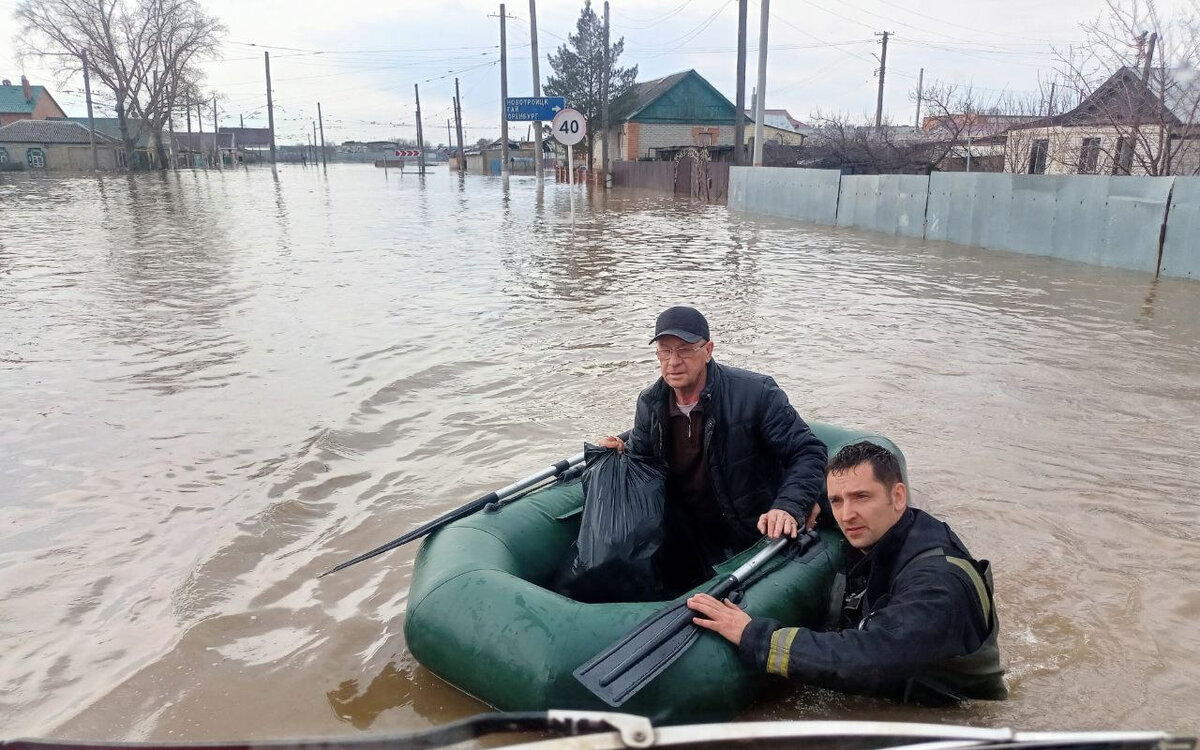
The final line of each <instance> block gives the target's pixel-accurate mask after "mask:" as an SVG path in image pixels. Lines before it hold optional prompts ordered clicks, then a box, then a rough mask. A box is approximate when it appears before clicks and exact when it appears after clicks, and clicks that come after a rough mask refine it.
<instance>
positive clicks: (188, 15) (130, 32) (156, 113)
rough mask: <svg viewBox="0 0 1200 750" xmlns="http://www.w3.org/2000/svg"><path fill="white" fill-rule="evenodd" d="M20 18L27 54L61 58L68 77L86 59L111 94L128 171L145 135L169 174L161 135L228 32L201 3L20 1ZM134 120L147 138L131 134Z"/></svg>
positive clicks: (160, 0) (189, 0) (193, 0)
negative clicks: (131, 118) (204, 63)
mask: <svg viewBox="0 0 1200 750" xmlns="http://www.w3.org/2000/svg"><path fill="white" fill-rule="evenodd" d="M15 15H16V18H17V20H18V21H19V22H20V23H21V25H22V30H23V31H24V32H25V34H24V36H23V38H22V46H23V48H22V52H23V53H26V54H35V55H41V54H47V55H54V56H56V58H57V59H58V60H60V61H61V62H60V65H59V68H60V72H61V73H63V74H66V75H71V74H74V73H76V72H77V71H79V70H80V68H81V67H82V60H83V58H84V56H85V55H86V57H87V61H88V65H89V68H90V71H91V74H92V76H93V77H95V78H96V79H97V80H99V81H100V82H101V83H102V84H103V85H104V86H105V87H107V88H108V89H109V90H110V91H112V93H113V98H114V99H115V106H114V108H115V110H116V115H117V123H118V126H119V128H120V131H121V141H122V143H123V145H124V151H125V157H126V164H127V165H130V166H132V165H133V164H134V163H135V147H136V143H137V140H138V138H139V137H140V136H141V135H143V134H144V135H148V136H150V137H151V138H152V139H153V140H154V143H155V145H156V147H157V151H158V155H159V162H160V164H161V165H163V166H164V167H165V164H166V159H165V155H164V152H163V146H162V130H163V127H164V126H165V125H166V123H167V118H168V117H170V113H171V110H172V108H173V107H175V106H176V104H177V102H179V101H180V100H181V97H182V96H183V95H184V94H185V92H186V90H188V89H189V88H194V87H197V85H198V82H199V80H200V79H201V77H202V76H201V72H200V68H199V65H200V63H201V62H203V61H204V60H206V59H211V58H213V57H215V56H216V55H217V51H218V45H219V38H220V35H221V34H223V33H224V31H225V27H224V26H222V25H221V23H220V22H219V21H218V20H216V19H215V18H213V17H212V16H209V15H208V14H207V13H205V12H204V10H203V9H202V8H201V7H200V4H199V3H198V2H196V0H23V1H22V2H21V3H20V4H19V5H18V6H17V10H16V13H15ZM131 116H132V117H135V118H137V119H139V120H140V121H141V127H142V128H146V129H147V130H146V131H141V130H140V129H139V131H138V132H134V129H133V128H131V127H130V122H129V120H130V117H131Z"/></svg>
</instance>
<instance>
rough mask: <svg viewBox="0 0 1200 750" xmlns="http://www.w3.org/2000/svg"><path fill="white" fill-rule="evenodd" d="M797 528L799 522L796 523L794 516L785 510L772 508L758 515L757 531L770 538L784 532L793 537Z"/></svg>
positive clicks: (797, 530) (797, 532) (776, 537)
mask: <svg viewBox="0 0 1200 750" xmlns="http://www.w3.org/2000/svg"><path fill="white" fill-rule="evenodd" d="M799 529H800V524H798V523H796V519H795V517H794V516H792V514H791V513H788V512H787V511H786V510H780V509H779V508H774V509H772V510H769V511H767V512H766V513H763V514H762V515H761V516H759V517H758V530H759V532H760V533H762V534H766V535H767V536H768V537H770V538H771V539H778V538H779V537H781V536H783V535H785V534H786V535H787V536H790V537H791V538H793V539H795V538H796V535H797V534H799Z"/></svg>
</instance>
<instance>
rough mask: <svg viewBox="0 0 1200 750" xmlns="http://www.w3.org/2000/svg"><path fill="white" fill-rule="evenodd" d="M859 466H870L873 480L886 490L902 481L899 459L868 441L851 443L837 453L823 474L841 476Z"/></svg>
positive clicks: (885, 449) (880, 446)
mask: <svg viewBox="0 0 1200 750" xmlns="http://www.w3.org/2000/svg"><path fill="white" fill-rule="evenodd" d="M859 464H871V469H872V471H874V472H875V479H877V480H879V482H880V484H882V485H883V486H884V487H887V488H888V489H891V488H892V487H894V486H895V485H896V483H897V482H902V481H904V475H903V474H902V473H901V472H900V459H899V458H897V457H896V454H895V453H892V452H891V451H890V450H888V449H887V448H884V447H883V446H882V445H879V444H878V443H872V442H870V441H868V440H863V441H862V442H859V443H851V444H850V445H847V446H846V447H844V448H842V449H841V450H840V451H838V452H837V455H836V456H834V457H833V458H831V459H830V460H829V464H828V465H827V466H826V467H825V473H826V474H843V473H845V472H847V471H850V470H851V469H853V468H854V467H855V466H858V465H859Z"/></svg>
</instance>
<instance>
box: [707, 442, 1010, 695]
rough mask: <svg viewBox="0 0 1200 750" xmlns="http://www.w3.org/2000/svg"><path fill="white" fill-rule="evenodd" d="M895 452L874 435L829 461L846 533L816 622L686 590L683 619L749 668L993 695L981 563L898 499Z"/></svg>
mask: <svg viewBox="0 0 1200 750" xmlns="http://www.w3.org/2000/svg"><path fill="white" fill-rule="evenodd" d="M901 479H902V477H901V473H900V462H899V461H898V460H897V459H896V456H895V455H893V454H892V453H891V452H890V451H888V450H887V449H885V448H883V447H881V446H878V445H876V444H874V443H869V442H861V443H855V444H853V445H848V446H846V447H845V448H843V449H842V450H840V451H839V452H838V454H837V455H836V456H834V457H833V460H831V461H830V462H829V467H828V477H827V482H828V486H829V503H830V506H831V508H832V510H833V516H834V518H835V519H836V520H837V523H838V526H839V527H840V528H841V530H842V533H843V534H844V535H845V537H846V540H845V541H846V544H845V550H844V558H845V562H846V572H845V573H844V574H841V575H839V576H838V578H837V579H836V580H835V583H834V587H833V589H834V590H833V591H832V592H831V599H832V602H833V604H834V606H832V607H831V609H830V614H829V619H828V622H827V629H826V631H825V632H817V631H813V630H809V629H808V628H788V627H780V624H779V623H778V622H775V621H774V620H770V619H766V618H759V619H751V618H750V616H749V615H747V614H746V613H745V612H743V611H742V610H741V609H739V608H738V607H737V605H735V604H733V603H732V602H730V601H729V600H728V599H727V600H725V601H724V602H718V601H717V600H716V599H714V598H713V597H711V596H708V595H707V594H697V595H695V596H693V597H692V598H691V599H689V600H688V606H689V607H691V608H692V609H693V610H695V611H696V612H698V613H699V614H700V616H699V617H696V618H694V620H693V621H694V622H695V623H696V624H697V625H700V626H701V627H705V628H708V629H709V630H715V631H716V632H718V633H720V634H721V635H722V636H724V637H725V638H726V639H728V640H729V641H730V642H732V643H733V644H734V645H736V646H737V647H738V652H739V654H740V655H741V657H742V660H743V661H745V662H746V663H748V664H750V665H751V666H753V667H755V668H757V669H765V670H766V671H768V672H770V673H772V674H777V675H782V676H784V677H795V678H798V679H801V680H804V681H806V682H810V683H813V684H816V685H821V686H824V687H831V688H834V689H837V690H844V691H847V692H853V693H864V694H868V695H878V696H882V697H886V698H892V699H895V700H899V701H904V702H912V703H923V704H944V703H950V702H956V701H960V700H965V699H984V700H1004V699H1005V698H1006V697H1008V690H1007V688H1006V687H1005V685H1004V679H1003V675H1004V670H1003V669H1002V668H1001V667H1000V650H999V648H998V646H997V645H996V634H997V631H998V630H999V624H998V623H997V620H996V613H995V607H994V605H993V600H992V574H991V569H990V567H989V566H988V564H987V562H986V561H985V562H976V561H975V560H973V559H972V558H971V554H970V553H969V552H967V548H966V547H965V546H963V543H962V542H961V541H960V540H959V538H958V537H957V536H956V535H955V534H954V532H953V531H951V530H950V527H949V526H947V525H946V524H944V523H942V522H941V521H939V520H937V519H936V518H934V517H933V516H931V515H929V514H928V513H923V512H922V511H920V510H917V509H915V508H910V507H908V489H907V488H906V487H905V485H904V482H903V481H901Z"/></svg>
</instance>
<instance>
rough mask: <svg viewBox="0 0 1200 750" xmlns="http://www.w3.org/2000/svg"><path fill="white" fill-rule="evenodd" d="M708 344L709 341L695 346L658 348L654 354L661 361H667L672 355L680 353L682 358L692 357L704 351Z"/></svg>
mask: <svg viewBox="0 0 1200 750" xmlns="http://www.w3.org/2000/svg"><path fill="white" fill-rule="evenodd" d="M707 344H708V342H707V341H705V342H701V343H699V344H696V345H695V346H681V347H679V348H678V349H656V350H655V351H654V356H656V357H658V361H659V362H667V361H669V360H670V359H671V357H673V356H675V355H677V354H678V355H679V358H680V359H691V358H693V357H695V356H697V355H698V354H700V352H702V351H704V347H705V346H706V345H707Z"/></svg>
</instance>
